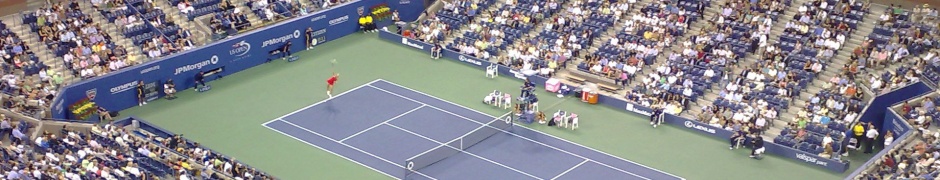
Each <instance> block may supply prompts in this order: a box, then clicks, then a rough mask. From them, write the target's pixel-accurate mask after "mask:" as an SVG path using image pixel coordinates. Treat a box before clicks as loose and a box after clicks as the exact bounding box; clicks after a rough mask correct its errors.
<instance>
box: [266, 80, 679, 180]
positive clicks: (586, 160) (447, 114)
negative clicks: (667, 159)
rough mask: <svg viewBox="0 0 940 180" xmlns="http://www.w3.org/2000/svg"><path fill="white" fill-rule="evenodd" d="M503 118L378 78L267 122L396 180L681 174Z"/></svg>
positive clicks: (662, 178)
mask: <svg viewBox="0 0 940 180" xmlns="http://www.w3.org/2000/svg"><path fill="white" fill-rule="evenodd" d="M504 117H505V115H504ZM504 117H494V116H491V115H488V114H485V113H482V112H479V111H476V110H473V109H469V108H466V107H463V106H460V105H457V104H454V103H451V102H448V101H445V100H442V99H439V98H436V97H433V96H430V95H427V94H424V93H421V92H418V91H414V90H411V89H408V88H407V87H403V86H400V85H397V84H394V83H392V82H388V81H385V80H375V81H372V82H370V83H368V84H365V85H362V86H359V87H356V88H354V89H352V90H349V91H347V92H344V93H342V94H339V95H337V96H335V97H333V98H332V99H329V100H325V101H321V102H318V103H315V104H312V105H310V106H307V107H304V108H302V109H299V110H297V111H294V112H291V113H289V114H287V115H284V116H281V117H280V118H277V119H274V120H271V121H269V122H267V123H264V124H263V125H264V126H265V127H268V128H270V129H271V130H274V131H277V132H279V133H281V134H284V135H286V136H289V137H291V138H294V139H296V140H299V141H302V142H304V143H307V144H309V145H311V146H314V147H317V148H320V149H322V150H324V151H327V152H331V153H333V154H336V155H337V156H341V157H343V158H346V159H348V160H350V161H353V162H356V163H358V164H361V165H363V166H365V167H368V168H370V169H372V170H375V171H378V172H380V173H382V174H385V175H387V176H389V177H392V178H395V179H448V180H451V179H647V180H648V179H655V180H670V179H683V178H681V177H678V176H675V175H672V174H669V173H666V172H662V171H659V170H656V169H653V168H650V167H646V166H644V165H641V164H637V163H634V162H631V161H629V160H625V159H622V158H619V157H615V156H612V155H609V154H607V153H604V152H600V151H597V150H594V149H591V148H589V147H586V146H582V145H579V144H575V143H573V142H570V141H567V140H564V139H561V138H557V137H555V136H552V135H549V134H544V133H541V132H539V131H535V130H532V129H528V128H526V127H524V126H513V125H512V124H511V123H509V124H507V123H506V121H505V118H504ZM409 169H411V170H409Z"/></svg>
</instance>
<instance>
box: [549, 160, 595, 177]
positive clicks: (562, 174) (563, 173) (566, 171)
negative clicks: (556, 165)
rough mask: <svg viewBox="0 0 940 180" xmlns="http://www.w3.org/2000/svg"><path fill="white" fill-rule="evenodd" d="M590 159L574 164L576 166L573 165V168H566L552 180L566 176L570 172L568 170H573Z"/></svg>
mask: <svg viewBox="0 0 940 180" xmlns="http://www.w3.org/2000/svg"><path fill="white" fill-rule="evenodd" d="M588 161H590V160H588V159H584V161H581V163H578V165H574V166H572V167H571V168H569V169H568V170H565V172H561V174H558V175H557V176H555V177H553V178H552V180H555V179H558V178H559V177H561V176H564V175H565V174H568V172H571V170H574V169H577V168H578V167H580V166H581V165H583V164H584V163H587V162H588Z"/></svg>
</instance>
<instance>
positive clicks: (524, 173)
mask: <svg viewBox="0 0 940 180" xmlns="http://www.w3.org/2000/svg"><path fill="white" fill-rule="evenodd" d="M385 125H387V126H391V127H393V128H395V129H398V130H401V131H404V132H406V133H409V134H412V135H415V136H418V137H421V138H424V139H427V140H429V141H433V142H434V143H438V144H444V143H442V142H440V141H437V140H434V139H431V138H429V137H427V136H424V135H421V134H418V133H415V132H412V131H409V130H407V129H405V128H401V127H398V126H395V125H392V124H388V123H385ZM481 127H487V126H481ZM478 129H479V128H478ZM471 132H473V131H471ZM465 135H466V134H465ZM444 146H447V147H449V148H451V149H454V150H457V151H459V152H462V153H466V154H469V155H470V156H473V157H476V158H479V159H481V160H484V161H487V162H490V163H493V164H496V165H499V166H502V167H504V168H506V169H509V170H512V171H516V172H518V173H521V174H523V175H526V176H529V177H532V178H535V179H542V178H539V177H537V176H534V175H532V174H529V173H526V172H524V171H520V170H518V169H516V168H512V167H509V166H507V165H504V164H501V163H498V162H496V161H493V160H490V159H487V158H485V157H482V156H479V155H476V154H473V153H471V152H467V151H464V150H463V149H459V148H455V147H453V146H448V145H446V144H445V145H444Z"/></svg>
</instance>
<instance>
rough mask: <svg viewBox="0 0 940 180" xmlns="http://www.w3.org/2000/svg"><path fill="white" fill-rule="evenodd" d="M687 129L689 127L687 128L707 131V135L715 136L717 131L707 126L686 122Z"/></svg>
mask: <svg viewBox="0 0 940 180" xmlns="http://www.w3.org/2000/svg"><path fill="white" fill-rule="evenodd" d="M685 127H687V128H692V129H698V130H701V131H705V132H707V133H711V134H715V129H712V128H710V127H707V126H702V125H698V124H695V123H693V122H692V121H685Z"/></svg>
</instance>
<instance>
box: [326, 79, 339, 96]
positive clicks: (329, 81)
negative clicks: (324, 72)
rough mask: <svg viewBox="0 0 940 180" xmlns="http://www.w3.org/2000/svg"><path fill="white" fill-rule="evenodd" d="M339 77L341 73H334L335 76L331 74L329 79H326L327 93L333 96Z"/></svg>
mask: <svg viewBox="0 0 940 180" xmlns="http://www.w3.org/2000/svg"><path fill="white" fill-rule="evenodd" d="M338 78H339V74H337V73H333V76H330V78H329V79H326V95H327V96H330V98H333V84H335V83H336V80H337V79H338Z"/></svg>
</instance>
